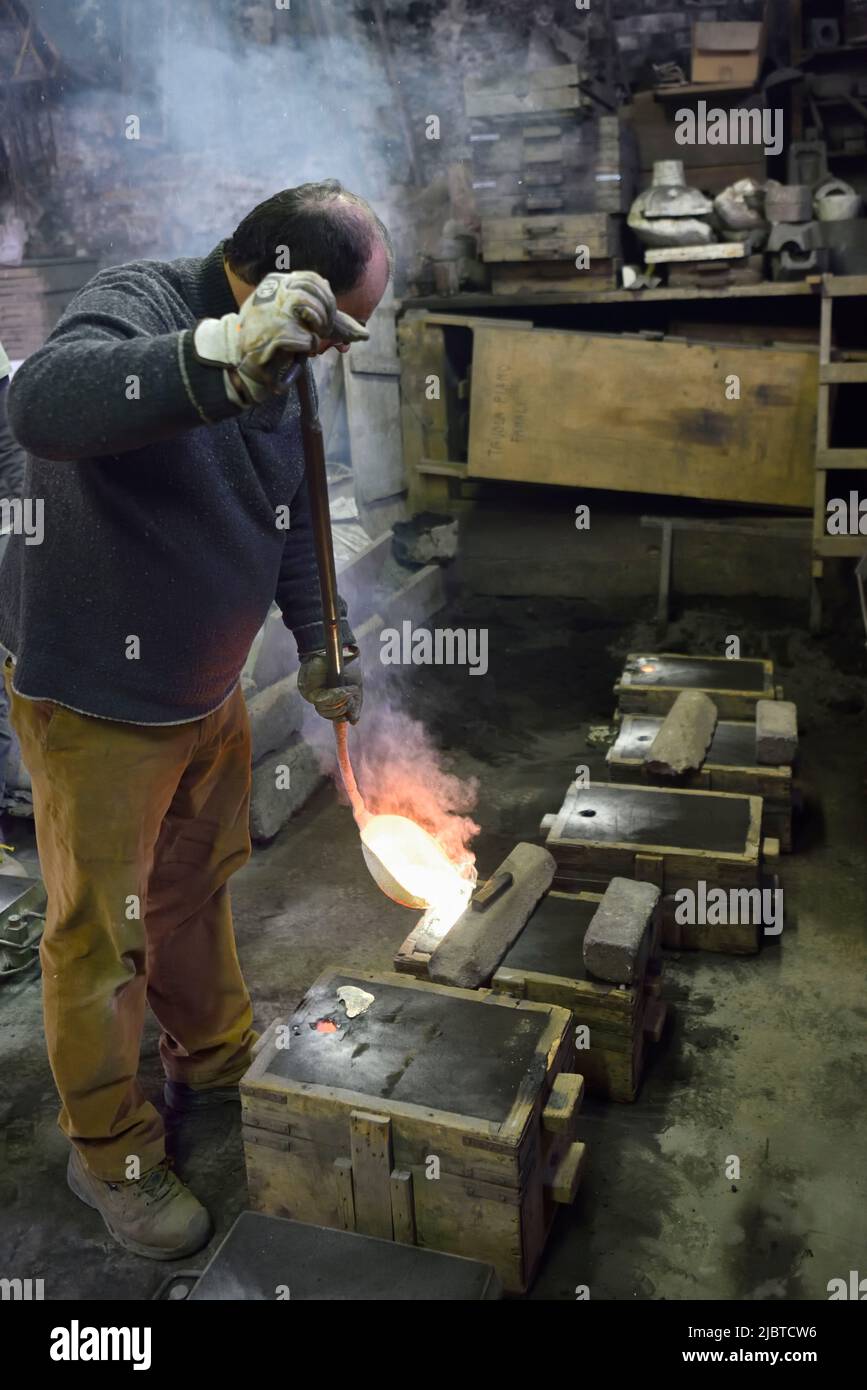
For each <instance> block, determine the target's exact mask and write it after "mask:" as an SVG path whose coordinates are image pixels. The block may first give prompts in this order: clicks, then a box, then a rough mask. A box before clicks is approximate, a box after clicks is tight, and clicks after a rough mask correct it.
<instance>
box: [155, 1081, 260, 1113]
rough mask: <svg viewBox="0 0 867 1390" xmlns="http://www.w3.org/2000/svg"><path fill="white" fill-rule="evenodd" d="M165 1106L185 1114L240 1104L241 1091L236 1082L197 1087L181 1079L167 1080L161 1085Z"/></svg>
mask: <svg viewBox="0 0 867 1390" xmlns="http://www.w3.org/2000/svg"><path fill="white" fill-rule="evenodd" d="M163 1099H164V1101H165V1103H166V1107H167V1109H169V1110H172V1111H174V1113H175V1114H176V1115H186V1114H188V1113H189V1112H190V1111H191V1110H214V1109H216V1108H217V1107H219V1106H221V1105H231V1104H233V1103H234V1104H235V1105H240V1103H241V1092H240V1091H239V1090H238V1083H237V1081H236V1082H235V1084H234V1086H211V1087H210V1089H208V1088H197V1087H195V1086H185V1085H184V1083H183V1082H182V1081H167V1082H166V1084H165V1086H164V1087H163Z"/></svg>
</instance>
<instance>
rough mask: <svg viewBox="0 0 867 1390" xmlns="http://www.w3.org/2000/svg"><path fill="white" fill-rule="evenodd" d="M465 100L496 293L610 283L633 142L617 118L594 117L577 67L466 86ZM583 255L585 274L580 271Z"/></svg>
mask: <svg viewBox="0 0 867 1390" xmlns="http://www.w3.org/2000/svg"><path fill="white" fill-rule="evenodd" d="M464 95H465V105H466V113H467V118H468V121H469V127H470V129H469V141H470V149H471V151H472V163H473V191H474V194H475V199H476V206H477V209H478V212H479V215H480V217H481V222H482V259H483V260H485V261H487V262H489V263H491V264H492V265H493V266H495V267H496V268H495V270H494V271H493V272H492V275H493V282H494V289H495V291H496V290H504V291H508V290H511V289H514V288H517V287H518V284H519V282H522V281H524V280H527V279H528V278H529V279H530V280H531V281H539V280H544V281H546V282H548V287H549V288H560V287H561V282H564V283H565V284H566V285H567V286H568V287H571V288H573V289H575V288H588V289H590V288H597V287H599V286H600V285H605V286H607V285H610V284H613V283H615V269H616V262H617V259H618V258H619V256H620V254H621V228H622V218H621V214H622V213H624V212H626V211H627V209H628V207H629V203H630V202H631V199H632V197H633V194H634V187H635V160H634V159H633V158H631V155H630V152H631V150H632V149H633V142H632V139H631V135H630V134H629V132H628V131H627V130H626V129H625V128H624V126H623V125H622V124H621V122H620V120H619V119H618V117H617V116H599V115H597V114H596V111H595V109H594V108H593V107H592V106H591V105H590V104H589V102H588V99H587V98H586V97H585V96H584V95H583V93H582V91H581V86H580V73H579V70H578V67H577V66H576V65H575V64H573V63H564V64H561V65H559V66H557V67H552V68H542V69H538V70H537V71H535V72H528V73H513V74H508V75H506V76H505V77H499V78H493V79H487V78H485V79H480V78H468V79H467V80H466V82H465V85H464ZM582 246H586V247H587V248H588V253H589V256H590V266H589V267H584V268H583V269H578V268H577V267H576V257H577V252H578V248H579V247H582ZM530 262H531V263H532V268H531V269H530V267H529V266H528V263H530ZM552 281H553V282H555V283H554V284H553V285H552V284H551V283H550V282H552Z"/></svg>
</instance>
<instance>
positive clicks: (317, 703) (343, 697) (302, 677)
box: [298, 647, 364, 724]
mask: <svg viewBox="0 0 867 1390" xmlns="http://www.w3.org/2000/svg"><path fill="white" fill-rule="evenodd" d="M343 656H344V663H343V683H342V684H341V685H335V686H329V685H326V681H327V679H328V662H327V659H326V655H325V652H309V653H308V655H307V656H302V658H301V667H300V669H299V671H298V689H299V691H300V692H301V695H302V696H303V698H304V699H305V700H307V701H308V702H309V703H310V704H311V705H313V706H314V708H315V710H316V713H317V714H321V715H322V718H323V719H348V720H349V722H350V724H357V723H358V717H359V715H360V714H361V703H362V700H363V699H364V690H363V687H362V679H361V661H360V659H359V655H358V648H357V647H345V648H344V651H343Z"/></svg>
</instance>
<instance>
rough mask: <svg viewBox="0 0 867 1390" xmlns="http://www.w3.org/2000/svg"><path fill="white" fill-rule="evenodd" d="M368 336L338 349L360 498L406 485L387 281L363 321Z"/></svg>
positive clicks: (381, 495) (392, 491)
mask: <svg viewBox="0 0 867 1390" xmlns="http://www.w3.org/2000/svg"><path fill="white" fill-rule="evenodd" d="M368 331H369V333H370V338H369V340H368V341H367V342H366V343H354V344H353V346H352V347H351V348H350V350H349V352H347V353H343V354H342V356H341V362H342V365H343V388H344V391H345V394H346V416H347V424H348V428H349V450H350V455H351V459H352V471H353V473H354V474H355V487H356V495H357V496H358V499H359V502H361V503H362V504H363V503H371V502H377V501H380V500H381V499H383V498H385V497H394V496H395V495H396V494H397V493H399V492H402V491H403V490H404V489H405V487H406V477H405V474H404V467H403V451H402V449H401V440H400V434H399V433H398V431H397V430H396V429H395V428H394V422H395V420H396V419H397V417H398V413H399V410H400V393H399V387H398V381H397V377H398V371H399V366H398V360H397V342H396V336H395V299H394V290H393V289H392V287H391V286H390V285H389V287H388V289H387V290H386V293H385V294H384V295H383V298H382V301H381V303H380V305H379V309H378V311H377V312H376V313H375V314H374V315H373V317H372V319H371V321H370V324H369V325H368Z"/></svg>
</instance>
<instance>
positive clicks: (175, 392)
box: [0, 246, 352, 724]
mask: <svg viewBox="0 0 867 1390" xmlns="http://www.w3.org/2000/svg"><path fill="white" fill-rule="evenodd" d="M235 308H236V305H235V301H234V298H233V296H232V293H231V290H230V288H229V283H228V280H227V279H226V275H225V272H224V271H223V266H222V247H221V246H218V247H217V248H216V249H215V250H214V251H212V252H211V254H210V255H209V256H206V257H205V258H204V259H199V258H196V259H183V260H177V261H171V262H167V263H164V262H159V261H135V262H132V263H131V264H129V265H122V266H117V267H114V268H112V269H110V270H104V271H101V272H100V273H99V274H98V275H97V276H95V277H94V279H93V280H91V281H90V283H89V284H88V285H86V286H85V287H84V289H83V290H81V291H80V292H79V294H78V295H76V297H75V299H74V300H73V301H72V302H71V304H70V305H69V306H68V308H67V310H66V312H65V313H64V315H63V317H62V318H61V319H60V321H59V323H58V324H57V326H56V328H55V329H54V331H53V332H52V334H51V336H50V338H49V339H48V341H47V342H46V343H45V344H44V346H43V347H41V348H40V349H39V350H38V351H37V352H35V353H34V354H33V355H32V356H31V357H29V358H28V359H27V361H26V362H25V363H24V364H23V366H21V367H20V368H19V370H18V372H17V373H16V376H15V380H14V382H13V384H12V386H11V388H10V391H9V420H10V424H11V426H12V429H13V432H14V433H15V435H16V437H17V439H18V441H19V443H20V444H22V445H23V447H24V448H25V449H26V450H27V452H28V461H27V471H26V476H25V484H24V497H25V498H32V499H34V500H38V499H41V500H42V501H43V502H44V528H45V534H44V540H43V542H42V544H40V545H28V544H26V543H25V542H26V536H24V535H14V536H13V537H12V539H11V540H10V543H9V546H8V549H7V552H6V555H5V557H4V560H3V564H2V568H0V642H2V644H3V646H5V647H6V649H7V650H8V651H11V652H12V653H13V655H14V656H15V657H16V658H17V664H16V667H15V677H14V685H15V689H16V690H18V691H19V692H20V693H21V694H22V695H26V696H30V697H31V698H34V699H50V700H56V701H58V702H59V703H60V704H63V705H68V706H70V707H71V708H73V709H76V710H81V711H83V712H84V713H87V714H96V715H102V716H103V717H105V718H108V719H121V720H127V721H130V722H132V723H138V724H172V723H178V722H182V721H184V720H189V719H197V718H200V717H201V716H202V715H204V714H207V713H209V712H210V711H211V710H213V709H216V708H217V706H218V705H220V704H221V703H222V702H223V701H224V700H225V699H226V698H227V696H228V695H229V694H230V693H231V691H232V690H233V688H234V686H235V684H236V683H237V680H238V677H239V674H240V671H241V668H242V667H243V664H244V661H245V660H246V657H247V653H248V651H249V648H250V644H251V642H252V640H253V637H254V636H255V634H256V632H257V631H258V629H259V627H260V626H261V624H262V622H263V620H264V618H265V615H266V613H267V611H268V608H269V606H270V604H271V602H272V600H274V599H275V598H276V600H277V603H278V604H279V605H280V608H281V610H282V613H283V620H284V622H285V623H286V626H287V627H289V628H290V629H291V630H292V632H293V633H294V635H295V639H296V642H297V644H298V649H299V652H301V653H304V652H309V651H314V650H316V649H317V648H321V647H323V646H324V637H323V629H322V607H321V601H320V596H319V580H318V571H317V567H316V558H315V554H314V549H313V540H312V534H311V528H310V516H309V506H308V500H307V489H306V484H305V483H304V463H303V454H302V446H301V430H300V419H299V405H298V394H297V391H296V390H294V388H293V389H292V390H291V392H290V393H289V395H288V396H286V397H275V398H273V399H272V400H269V401H267V402H265V403H264V404H263V405H261V406H256V407H255V408H254V409H253V410H250V411H244V412H242V411H240V410H238V409H237V408H236V407H235V406H233V405H232V404H231V402H230V401H229V400H228V398H227V396H226V393H225V389H224V385H223V377H222V372H221V370H220V369H218V368H215V367H208V366H204V365H202V364H201V363H199V362H198V361H196V359H195V356H194V354H193V345H192V329H193V327H194V326H195V324H196V322H197V321H198V320H199V319H202V318H209V317H210V318H219V317H221V316H222V315H223V314H226V313H230V312H232V311H234V310H235ZM287 505H288V506H289V508H290V527H289V530H288V531H287V530H285V529H283V530H281V529H279V527H278V524H277V521H278V515H279V513H278V509H279V508H280V507H281V506H283V507H285V506H287ZM343 636H344V639H345V641H347V642H351V641H352V633H351V630H350V628H349V627H348V625H347V624H346V623H344V632H343ZM132 638H138V639H139V640H138V651H139V653H140V654H139V655H138V656H137V657H135V656H133V657H132V658H131V657H130V656H129V655H128V652H132V653H134V652H135V651H136V650H137V648H136V644H135V643H133V642H131V641H130V639H132Z"/></svg>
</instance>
